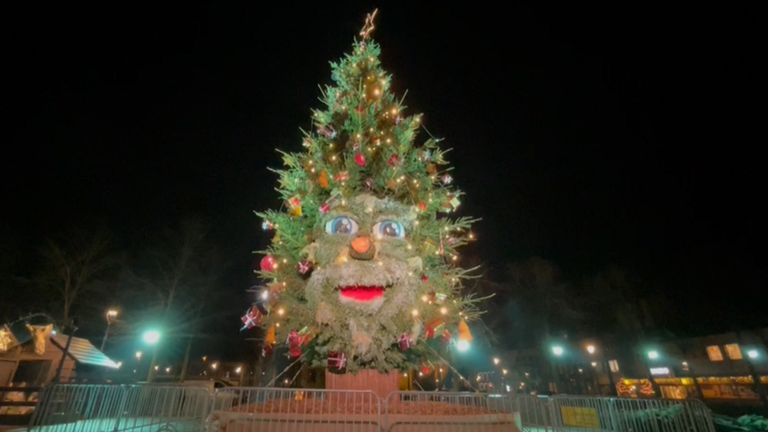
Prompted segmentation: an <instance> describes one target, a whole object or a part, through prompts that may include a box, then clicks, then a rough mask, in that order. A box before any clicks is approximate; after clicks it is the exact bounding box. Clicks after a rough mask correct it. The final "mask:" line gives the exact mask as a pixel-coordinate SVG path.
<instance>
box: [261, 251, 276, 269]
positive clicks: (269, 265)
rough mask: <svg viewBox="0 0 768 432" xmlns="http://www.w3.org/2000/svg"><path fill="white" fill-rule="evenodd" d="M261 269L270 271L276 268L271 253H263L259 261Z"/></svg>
mask: <svg viewBox="0 0 768 432" xmlns="http://www.w3.org/2000/svg"><path fill="white" fill-rule="evenodd" d="M259 268H260V269H261V271H263V272H266V273H271V272H273V271H275V270H276V269H277V260H276V259H275V257H273V256H272V255H264V257H262V258H261V261H259Z"/></svg>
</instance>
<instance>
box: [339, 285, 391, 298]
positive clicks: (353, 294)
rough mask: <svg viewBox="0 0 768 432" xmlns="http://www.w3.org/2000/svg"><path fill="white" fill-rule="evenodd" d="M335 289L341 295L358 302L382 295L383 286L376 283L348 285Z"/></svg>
mask: <svg viewBox="0 0 768 432" xmlns="http://www.w3.org/2000/svg"><path fill="white" fill-rule="evenodd" d="M336 289H337V290H339V293H340V294H341V296H342V297H344V298H347V299H350V300H354V301H358V302H369V301H373V300H376V299H377V298H381V297H382V296H384V287H383V286H377V285H370V286H369V285H349V286H343V287H338V288H336Z"/></svg>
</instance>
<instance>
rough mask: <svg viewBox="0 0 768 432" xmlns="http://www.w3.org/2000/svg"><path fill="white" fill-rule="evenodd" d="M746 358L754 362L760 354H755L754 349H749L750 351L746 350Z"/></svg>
mask: <svg viewBox="0 0 768 432" xmlns="http://www.w3.org/2000/svg"><path fill="white" fill-rule="evenodd" d="M747 357H749V358H750V359H752V360H756V359H757V358H759V357H760V353H759V352H757V350H756V349H750V350H747Z"/></svg>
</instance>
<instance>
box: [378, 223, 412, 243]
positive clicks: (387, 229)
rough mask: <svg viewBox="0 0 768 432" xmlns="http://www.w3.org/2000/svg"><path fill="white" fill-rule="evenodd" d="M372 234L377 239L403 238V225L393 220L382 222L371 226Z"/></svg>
mask: <svg viewBox="0 0 768 432" xmlns="http://www.w3.org/2000/svg"><path fill="white" fill-rule="evenodd" d="M373 232H374V233H375V234H376V235H377V236H379V237H392V238H399V239H401V238H403V237H405V228H403V224H401V223H400V222H398V221H394V220H383V221H381V222H379V223H377V224H376V225H374V226H373Z"/></svg>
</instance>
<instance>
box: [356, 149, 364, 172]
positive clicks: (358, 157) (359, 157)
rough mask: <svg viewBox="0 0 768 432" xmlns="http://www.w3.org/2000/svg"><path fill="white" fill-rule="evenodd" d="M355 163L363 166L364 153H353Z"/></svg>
mask: <svg viewBox="0 0 768 432" xmlns="http://www.w3.org/2000/svg"><path fill="white" fill-rule="evenodd" d="M355 163H356V164H357V166H359V167H360V168H362V167H364V166H365V155H363V154H362V153H360V152H357V153H355Z"/></svg>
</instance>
